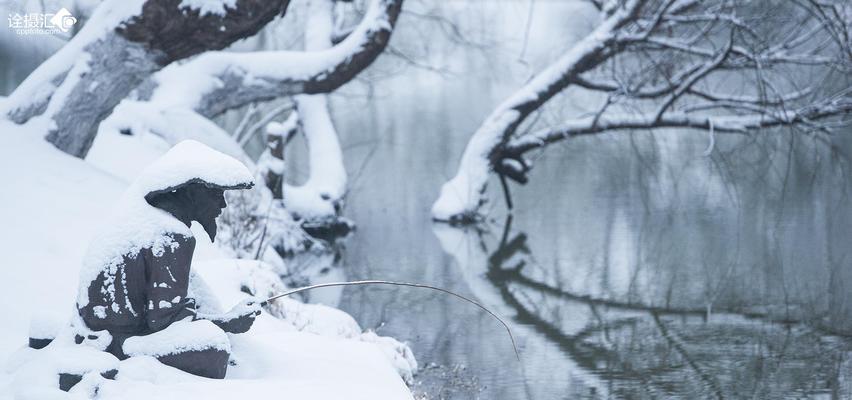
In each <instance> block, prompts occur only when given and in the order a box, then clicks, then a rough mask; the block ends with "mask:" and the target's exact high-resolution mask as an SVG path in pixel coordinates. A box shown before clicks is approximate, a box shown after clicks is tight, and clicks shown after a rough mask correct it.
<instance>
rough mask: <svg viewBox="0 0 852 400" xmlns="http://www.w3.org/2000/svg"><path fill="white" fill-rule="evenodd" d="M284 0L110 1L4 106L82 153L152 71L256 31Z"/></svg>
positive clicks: (68, 149)
mask: <svg viewBox="0 0 852 400" xmlns="http://www.w3.org/2000/svg"><path fill="white" fill-rule="evenodd" d="M287 4H288V0H274V1H266V0H221V1H210V2H199V1H194V0H147V1H143V0H111V1H106V2H104V3H103V4H101V5H100V6H99V7H98V8H97V9H96V10H95V12H94V13H93V15H92V17H91V18H90V19H89V21H88V22H87V23H86V25H85V26H84V27H83V29H82V30H81V31H80V32H79V33H78V34H77V35H75V36H74V37H73V38H72V39H71V41H70V42H69V43H68V44H67V45H66V46H64V47H63V48H62V49H61V50H60V51H59V52H57V53H56V54H55V55H54V56H52V57H51V58H50V59H48V60H47V61H45V63H44V64H42V65H41V66H40V67H39V68H37V69H36V70H35V71H34V72H33V73H32V74H31V75H30V76H29V77H28V78H27V79H26V80H25V81H24V82H23V83H22V84H21V85H20V86H19V87H18V89H16V90H15V92H14V93H12V95H11V96H10V97H9V98H8V99H7V101H6V103H5V104H4V106H3V111H4V114H5V115H6V116H8V118H10V119H11V120H13V121H15V122H17V123H24V122H26V121H27V120H29V119H30V118H33V117H35V116H38V115H43V117H44V118H47V119H49V120H51V128H50V130H49V132H48V134H47V140H49V141H50V142H51V143H53V144H54V145H55V146H56V147H58V148H59V149H61V150H63V151H65V152H67V153H69V154H72V155H75V156H78V157H84V156H85V154H86V153H87V151H88V149H89V147H90V146H91V144H92V142H93V140H94V137H95V135H96V134H97V127H98V124H99V123H100V122H101V121H102V120H103V119H104V118H105V117H106V116H107V115H109V113H110V111H111V110H112V109H113V107H115V106H116V105H117V104H118V103H119V102H120V101H121V100H122V99H123V98H125V97H126V96H127V94H128V93H130V91H131V90H133V89H134V88H135V87H137V86H138V85H139V84H140V83H141V82H143V81H144V80H145V79H146V78H148V77H149V76H150V75H151V74H152V73H154V72H156V71H158V70H160V69H161V68H163V67H164V66H166V65H168V64H170V63H172V62H174V61H176V60H180V59H183V58H187V57H189V56H193V55H196V54H199V53H202V52H205V51H208V50H218V49H222V48H225V47H226V46H228V45H230V44H231V43H233V42H234V41H236V40H239V39H242V38H245V37H248V36H251V35H253V34H254V33H256V32H257V31H258V30H259V29H260V28H262V27H263V26H264V25H266V24H267V23H268V22H269V21H271V20H272V19H273V18H274V17H276V16H278V15H281V14H283V13H284V11H285V10H286V7H287Z"/></svg>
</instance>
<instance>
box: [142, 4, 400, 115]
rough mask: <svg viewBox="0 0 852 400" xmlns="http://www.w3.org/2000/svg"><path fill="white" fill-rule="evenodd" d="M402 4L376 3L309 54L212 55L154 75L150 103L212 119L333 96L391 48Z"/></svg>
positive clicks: (201, 56) (174, 66)
mask: <svg viewBox="0 0 852 400" xmlns="http://www.w3.org/2000/svg"><path fill="white" fill-rule="evenodd" d="M401 6H402V0H375V1H373V3H372V4H371V7H370V9H369V11H368V12H367V14H366V15H365V16H364V19H363V20H362V22H361V23H360V24H359V25H358V27H357V28H356V29H355V30H354V31H353V32H352V33H351V34H349V35H348V36H347V37H346V39H344V40H343V41H342V42H340V43H339V44H337V45H335V46H333V47H330V48H328V47H327V46H326V48H323V49H307V51H304V52H302V51H257V52H249V53H235V52H208V53H205V54H202V55H200V56H198V57H197V58H195V59H193V60H191V61H189V62H187V63H184V64H180V65H173V66H169V67H168V68H165V69H164V70H163V71H161V72H160V73H158V74H157V75H156V76H154V77H153V79H152V83H153V86H154V87H153V88H152V89H149V91H150V93H148V94H145V93H142V94H141V96H140V97H141V98H142V99H143V100H145V101H148V102H151V103H154V104H157V106H158V107H159V108H161V109H165V108H183V109H191V110H195V111H196V112H198V113H199V114H201V115H203V116H205V117H208V118H209V117H213V116H216V115H218V114H221V113H222V112H224V111H227V110H229V109H232V108H237V107H241V106H243V105H246V104H249V103H252V102H259V101H265V100H272V99H275V98H280V97H286V96H293V95H297V94H318V93H328V92H331V91H333V90H335V89H337V88H338V87H340V86H341V85H343V84H344V83H346V82H348V81H349V80H351V79H352V78H354V77H355V75H357V74H358V73H359V72H360V71H362V70H363V69H364V68H366V67H368V66H369V65H370V64H371V63H372V62H373V61H374V60H375V59H376V58H377V57H378V55H379V54H380V53H381V52H382V50H383V49H384V47H385V46H386V45H387V43H388V41H389V39H390V35H391V31H392V30H393V27H394V24H395V23H396V20H397V16H398V15H399V11H400V8H401Z"/></svg>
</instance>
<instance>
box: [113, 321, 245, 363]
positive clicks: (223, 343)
mask: <svg viewBox="0 0 852 400" xmlns="http://www.w3.org/2000/svg"><path fill="white" fill-rule="evenodd" d="M122 348H123V349H124V353H125V354H127V355H129V356H131V357H134V356H152V357H158V356H165V355H169V354H175V353H178V352H184V351H201V350H207V349H216V350H224V351H227V352H230V351H231V342H230V341H228V336H227V335H226V334H225V332H222V330H221V329H219V328H218V327H217V326H216V325H214V324H213V323H212V322H210V321H206V320H198V321H178V322H175V323H173V324H171V325H169V327H168V328H166V329H163V330H161V331H159V332H155V333H152V334H150V335H145V336H135V337H131V338H128V339H127V340H125V341H124V345H123V346H122Z"/></svg>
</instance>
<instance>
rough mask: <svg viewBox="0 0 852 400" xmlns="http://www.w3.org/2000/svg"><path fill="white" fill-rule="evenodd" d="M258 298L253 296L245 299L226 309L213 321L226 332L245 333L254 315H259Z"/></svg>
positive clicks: (252, 321)
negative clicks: (225, 311) (228, 309)
mask: <svg viewBox="0 0 852 400" xmlns="http://www.w3.org/2000/svg"><path fill="white" fill-rule="evenodd" d="M260 311H261V306H260V300H258V299H255V298H249V299H245V300H243V301H241V302H239V303H237V305H235V306H234V307H233V308H231V311H228V312H227V313H225V314H224V315H222V316H221V317H220V318H217V320H218V321H213V322H214V323H216V325H218V326H219V327H220V328H222V330H224V331H225V332H228V333H245V332H247V331H248V330H249V328H251V325H252V324H253V323H254V319H255V317H257V316H258V315H260Z"/></svg>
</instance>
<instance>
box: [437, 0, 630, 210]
mask: <svg viewBox="0 0 852 400" xmlns="http://www.w3.org/2000/svg"><path fill="white" fill-rule="evenodd" d="M641 4H642V2H641V1H629V2H627V3H626V4H624V5H623V6H622V7H618V8H617V9H615V10H613V11H612V14H611V15H609V16H608V17H606V18H605V19H604V20H603V21H602V22H601V23H600V25H599V26H598V27H597V28H596V29H595V30H594V31H592V32H591V33H589V34H588V35H587V36H586V37H585V38H583V39H582V40H580V42H579V43H577V44H576V45H574V47H572V48H571V49H570V50H569V51H568V52H567V53H566V54H565V55H563V56H562V57H560V58H559V60H557V61H556V62H555V63H553V64H551V65H550V66H548V67H547V68H546V69H545V70H544V71H542V72H540V73H539V74H538V75H536V76H535V77H533V78H532V79H531V80H530V81H529V82H528V83H527V84H526V85H524V86H523V87H522V88H521V89H520V90H518V91H517V92H515V94H513V95H512V96H511V97H509V98H508V99H507V100H505V101H504V102H503V103H502V104H500V105H499V106H497V108H496V109H495V110H494V111H493V112H492V113H491V115H489V116H488V118H486V120H485V122H483V123H482V125H481V126H480V127H479V129H478V130H477V131H476V132H475V133H474V134H473V137H471V140H470V142H469V143H468V144H467V147H466V148H465V151H464V154H463V155H462V159H461V163H460V164H461V165H460V166H459V169H458V172H457V173H456V176H455V177H453V178H452V179H450V180H449V181H448V182H447V183H445V184H444V186H443V187H442V188H441V194H440V196H439V197H438V200H437V201H436V202H435V204H434V205H433V207H432V216H433V217H434V218H435V219H437V220H451V219H467V218H470V217H472V215H471V213H475V212H476V210H477V209H478V208H479V206H480V205H481V200H482V192H483V191H484V190H485V185H486V183H487V181H488V175H489V173H490V171H491V163H490V161H489V159H490V157H491V154H492V152H493V151H494V149H495V148H497V147H498V146H500V144H501V143H502V142H504V141H505V140H506V138H508V137H509V136H510V135H511V134H512V133H513V132H514V131H515V129H517V127H518V125H520V124H521V122H523V120H524V119H525V118H526V117H527V116H528V115H529V114H530V113H532V112H533V111H535V110H536V109H537V108H539V107H540V106H541V105H542V104H544V103H545V102H547V101H548V100H549V99H550V98H551V97H553V96H554V95H556V94H557V93H559V92H560V91H562V89H564V88H565V87H567V86H568V85H569V84H570V83H571V81H572V80H573V78H574V77H575V76H577V75H579V74H581V73H583V72H585V71H587V70H589V69H590V68H593V67H594V66H596V65H597V64H599V63H601V62H602V61H603V60H604V59H606V58H607V57H608V56H609V54H608V53H609V49H610V47H611V46H612V45H614V44H615V43H617V35H616V33H617V31H618V29H619V28H621V27H623V26H624V25H625V24H628V23H629V22H631V21H633V20H635V18H636V16H637V12H638V11H639V8H640V5H641Z"/></svg>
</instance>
